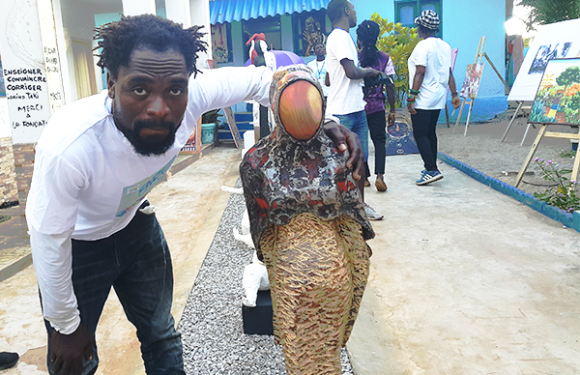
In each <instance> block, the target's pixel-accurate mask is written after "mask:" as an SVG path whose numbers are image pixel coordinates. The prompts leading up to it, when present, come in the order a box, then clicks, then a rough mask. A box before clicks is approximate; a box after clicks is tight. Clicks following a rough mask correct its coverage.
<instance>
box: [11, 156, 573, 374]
mask: <svg viewBox="0 0 580 375" xmlns="http://www.w3.org/2000/svg"><path fill="white" fill-rule="evenodd" d="M239 161H240V157H239V152H238V151H237V150H233V149H228V148H217V149H214V150H213V151H212V152H211V153H210V154H209V155H206V156H204V157H203V158H201V159H200V160H198V161H196V162H195V163H193V164H192V165H191V166H189V167H187V168H185V169H184V170H183V171H181V172H179V173H178V174H176V175H174V176H173V177H172V178H170V179H169V180H168V181H167V182H164V183H163V184H161V185H160V186H159V187H157V188H155V189H154V191H153V192H152V193H151V194H150V201H151V202H152V204H153V205H155V206H156V208H157V216H158V219H159V221H160V222H161V224H162V226H163V228H164V231H165V234H166V237H167V240H168V242H169V246H170V249H171V251H172V257H173V264H174V269H175V284H176V285H175V298H174V301H175V302H174V307H173V311H174V315H175V317H176V320H177V321H179V319H180V317H181V314H182V312H183V309H184V306H185V302H186V299H187V296H188V294H189V291H190V289H191V287H192V285H193V283H194V281H195V277H196V275H197V271H198V270H199V268H200V266H201V263H202V262H203V259H204V256H205V253H206V252H207V249H208V248H209V245H210V244H211V241H212V239H213V236H214V232H215V230H216V228H217V226H218V224H219V220H220V218H221V214H222V213H223V210H224V208H225V206H226V203H227V201H228V198H229V194H226V193H224V192H222V191H221V190H220V187H221V186H222V185H227V186H233V185H234V183H235V181H236V179H237V176H238V174H237V167H238V165H239ZM420 169H422V166H421V161H420V157H419V156H418V155H408V156H396V157H389V158H388V161H387V184H388V186H389V190H388V192H387V193H378V192H377V191H376V190H374V187H371V188H367V191H366V200H367V202H368V203H369V204H371V205H372V206H373V207H374V208H375V209H377V210H378V211H380V212H382V213H384V214H385V219H384V220H383V221H380V222H373V226H374V228H375V232H376V233H377V237H376V238H375V239H374V240H372V241H370V242H369V244H370V246H371V247H372V249H373V253H374V254H373V257H372V258H371V264H372V266H371V267H372V269H371V276H370V280H369V284H368V287H367V290H366V292H365V297H364V299H363V305H362V308H361V312H360V315H359V318H358V320H357V323H356V325H355V329H354V332H353V335H352V337H351V339H350V341H349V343H348V351H349V353H350V355H351V362H352V365H353V368H354V371H355V374H357V375H370V374H373V375H377V374H393V375H399V374H400V375H402V374H405V375H406V374H429V375H431V374H456V375H463V374H468V375H471V374H578V373H580V343H579V340H580V307H579V306H580V278H579V276H580V259H579V256H580V234H579V233H577V232H575V231H573V230H569V229H565V228H563V227H562V225H561V224H560V223H558V222H555V221H553V220H551V219H548V218H546V217H544V216H543V215H541V214H540V213H538V212H536V211H533V210H531V209H530V208H528V207H526V206H523V205H521V204H519V203H517V202H515V201H513V200H512V199H511V198H509V197H507V196H504V195H502V194H501V193H498V192H496V191H494V190H492V189H490V188H488V187H486V186H484V185H482V184H480V183H478V182H475V181H473V180H471V179H470V178H469V177H467V176H465V175H463V174H462V173H461V172H459V171H457V170H454V169H453V168H451V167H449V166H447V165H441V169H442V172H443V173H444V175H445V179H443V180H442V181H440V182H438V183H435V184H433V185H432V186H424V187H418V186H415V184H414V181H415V180H416V179H417V178H418V171H419V170H420ZM372 182H374V181H372ZM0 295H1V296H2V297H1V299H0V351H16V352H18V353H19V354H20V355H21V356H22V359H21V361H20V362H19V364H18V366H17V367H15V368H13V369H9V370H5V371H0V373H1V374H2V375H16V374H27V375H36V374H45V373H46V372H45V371H46V369H45V367H44V365H43V363H44V356H45V354H46V342H45V332H44V328H43V326H42V319H41V314H40V308H39V303H38V294H37V288H36V280H35V274H34V269H33V267H28V268H26V269H24V270H23V271H20V272H19V273H17V274H16V275H15V276H12V277H11V278H9V279H7V280H4V281H2V282H0ZM97 342H98V343H99V349H100V350H99V356H100V357H101V359H102V361H101V366H100V367H99V372H98V374H107V375H110V374H123V375H126V374H143V373H144V370H143V366H142V364H141V359H140V354H139V346H138V343H137V341H136V339H135V337H134V329H133V328H132V326H131V325H130V324H129V323H128V322H127V321H126V319H125V317H124V314H123V312H122V309H121V307H120V304H119V302H118V301H117V299H116V298H115V296H114V294H111V296H110V298H109V301H108V302H107V305H106V307H105V311H104V314H103V316H102V318H101V322H100V325H99V329H98V331H97Z"/></svg>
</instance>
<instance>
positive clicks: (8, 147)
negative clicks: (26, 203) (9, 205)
mask: <svg viewBox="0 0 580 375" xmlns="http://www.w3.org/2000/svg"><path fill="white" fill-rule="evenodd" d="M17 200H18V191H17V186H16V174H15V172H14V153H13V151H12V138H11V137H6V138H0V204H2V203H4V202H12V201H17Z"/></svg>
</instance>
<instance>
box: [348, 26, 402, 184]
mask: <svg viewBox="0 0 580 375" xmlns="http://www.w3.org/2000/svg"><path fill="white" fill-rule="evenodd" d="M379 34H380V28H379V25H378V24H377V23H376V22H374V21H369V20H366V21H363V22H362V23H361V24H360V25H359V26H358V28H357V29H356V35H357V44H358V48H359V50H360V52H359V58H360V66H361V67H363V68H367V67H368V68H373V69H375V70H378V71H379V72H384V73H385V74H386V75H387V76H388V78H389V83H387V84H386V85H385V86H386V91H387V98H388V99H389V106H390V108H391V111H390V112H389V126H393V125H394V124H395V85H394V84H393V75H394V74H395V67H394V66H393V61H392V60H391V57H390V56H389V55H388V54H386V53H385V52H383V51H379V50H378V49H377V39H378V37H379ZM363 91H364V99H365V101H366V102H367V104H366V105H365V112H366V115H367V123H368V125H369V131H370V133H371V139H372V141H373V145H374V146H375V174H376V175H377V178H376V180H375V187H376V188H377V190H378V191H387V184H386V183H385V180H384V175H385V159H386V155H387V150H386V144H387V132H386V128H387V124H386V117H385V94H384V92H383V85H378V86H374V87H365V89H364V90H363ZM365 169H366V174H367V178H368V177H369V176H370V175H371V172H370V170H369V166H368V163H365Z"/></svg>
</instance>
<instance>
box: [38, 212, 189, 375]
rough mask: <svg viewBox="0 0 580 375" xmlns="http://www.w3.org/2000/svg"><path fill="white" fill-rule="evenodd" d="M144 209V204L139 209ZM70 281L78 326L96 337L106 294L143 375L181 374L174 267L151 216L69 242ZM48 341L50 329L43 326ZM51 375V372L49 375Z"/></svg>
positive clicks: (90, 370) (92, 367) (91, 367)
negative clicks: (133, 332) (117, 306)
mask: <svg viewBox="0 0 580 375" xmlns="http://www.w3.org/2000/svg"><path fill="white" fill-rule="evenodd" d="M146 205H149V203H148V202H145V203H144V204H143V205H142V207H144V206H146ZM72 260H73V264H72V267H73V274H72V281H73V287H74V291H75V295H76V298H77V302H78V307H79V311H80V317H81V323H82V324H84V325H85V326H86V327H87V328H88V330H89V332H90V333H91V334H93V335H94V334H95V331H96V329H97V323H98V321H99V318H100V316H101V313H102V311H103V306H104V305H105V301H106V300H107V297H108V295H109V292H110V290H111V286H112V287H113V288H115V293H117V296H118V297H119V300H120V301H121V304H122V305H123V309H124V310H125V315H127V318H128V319H129V321H130V322H131V323H133V325H134V326H135V327H136V328H137V338H138V339H139V342H140V343H141V356H142V357H143V361H144V363H145V370H146V372H147V374H149V375H151V374H172V375H173V374H180V375H185V372H184V370H183V352H182V345H181V335H180V334H179V333H177V332H176V331H175V321H174V320H173V316H172V315H171V311H170V310H171V303H172V301H173V268H172V265H171V257H170V254H169V248H168V247H167V242H166V241H165V237H164V235H163V231H162V230H161V227H160V226H159V223H158V222H157V219H156V218H155V214H151V215H147V214H144V213H141V212H139V211H137V214H136V215H135V217H134V218H133V220H132V221H131V222H130V223H129V225H128V226H127V227H125V228H124V229H122V230H120V231H119V232H117V233H115V234H113V235H111V236H109V237H107V238H104V239H101V240H98V241H77V240H73V241H72ZM45 326H46V329H47V332H48V338H49V340H48V357H47V361H48V362H47V363H48V368H49V369H50V366H51V364H50V353H51V351H50V336H51V334H52V331H53V328H52V327H51V326H50V324H49V323H48V322H47V321H45ZM98 363H99V358H98V356H97V348H96V347H95V348H94V354H93V358H92V359H90V360H88V361H85V363H84V371H83V375H89V374H94V373H95V372H96V370H97V366H98ZM51 374H52V372H51Z"/></svg>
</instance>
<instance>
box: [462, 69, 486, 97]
mask: <svg viewBox="0 0 580 375" xmlns="http://www.w3.org/2000/svg"><path fill="white" fill-rule="evenodd" d="M482 74H483V64H470V65H467V71H466V72H465V79H464V80H463V86H462V87H461V93H460V94H459V96H461V97H462V98H470V99H475V98H476V97H477V92H478V91H479V84H480V83H481V75H482Z"/></svg>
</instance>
